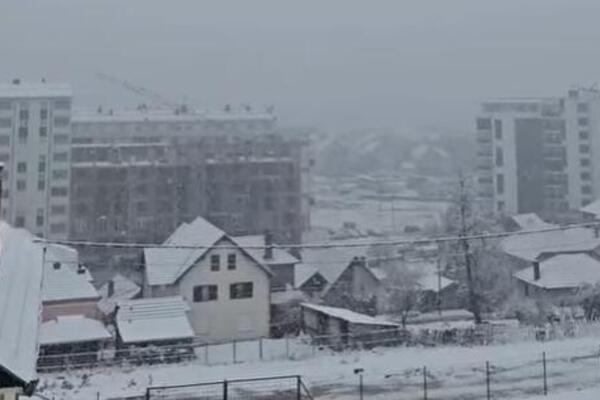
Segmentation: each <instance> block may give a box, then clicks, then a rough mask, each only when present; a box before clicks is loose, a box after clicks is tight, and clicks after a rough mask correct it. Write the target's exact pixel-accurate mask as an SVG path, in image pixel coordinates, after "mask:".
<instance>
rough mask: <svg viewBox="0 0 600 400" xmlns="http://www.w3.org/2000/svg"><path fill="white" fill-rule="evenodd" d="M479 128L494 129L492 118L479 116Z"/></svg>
mask: <svg viewBox="0 0 600 400" xmlns="http://www.w3.org/2000/svg"><path fill="white" fill-rule="evenodd" d="M477 129H486V130H489V129H492V120H491V119H489V118H477Z"/></svg>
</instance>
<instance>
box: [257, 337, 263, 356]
mask: <svg viewBox="0 0 600 400" xmlns="http://www.w3.org/2000/svg"><path fill="white" fill-rule="evenodd" d="M258 356H259V357H260V361H262V359H263V338H262V337H261V338H260V339H258Z"/></svg>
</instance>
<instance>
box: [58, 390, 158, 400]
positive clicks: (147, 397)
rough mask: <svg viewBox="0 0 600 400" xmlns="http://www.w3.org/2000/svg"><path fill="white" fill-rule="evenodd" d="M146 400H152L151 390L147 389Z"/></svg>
mask: <svg viewBox="0 0 600 400" xmlns="http://www.w3.org/2000/svg"><path fill="white" fill-rule="evenodd" d="M53 398H54V397H53ZM146 400H150V388H148V389H146Z"/></svg>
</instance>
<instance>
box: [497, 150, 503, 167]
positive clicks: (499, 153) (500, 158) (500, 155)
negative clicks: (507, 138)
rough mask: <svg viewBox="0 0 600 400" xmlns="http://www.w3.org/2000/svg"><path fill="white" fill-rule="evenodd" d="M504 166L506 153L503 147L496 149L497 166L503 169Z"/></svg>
mask: <svg viewBox="0 0 600 400" xmlns="http://www.w3.org/2000/svg"><path fill="white" fill-rule="evenodd" d="M503 165H504V152H503V151H502V147H496V166H497V167H501V166H503Z"/></svg>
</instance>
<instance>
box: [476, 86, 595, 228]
mask: <svg viewBox="0 0 600 400" xmlns="http://www.w3.org/2000/svg"><path fill="white" fill-rule="evenodd" d="M599 123H600V93H598V92H597V91H595V90H591V89H576V90H570V91H569V93H568V95H567V96H565V97H557V98H534V99H504V100H495V101H488V102H484V103H483V104H482V105H481V110H480V113H479V115H478V117H477V120H476V132H477V177H478V194H479V197H480V198H481V199H482V201H483V204H484V205H485V206H486V207H487V208H488V210H489V211H493V212H496V213H505V214H509V215H513V214H522V213H530V212H534V213H538V214H539V215H541V216H542V217H543V218H547V219H550V220H560V219H561V218H566V217H568V216H569V215H571V212H573V211H574V210H577V209H579V208H580V207H581V206H583V205H586V204H588V203H589V202H591V201H592V200H593V199H594V198H595V197H596V196H598V195H599V194H600V169H599V168H600V163H598V162H595V161H594V153H598V152H600V125H599Z"/></svg>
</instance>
